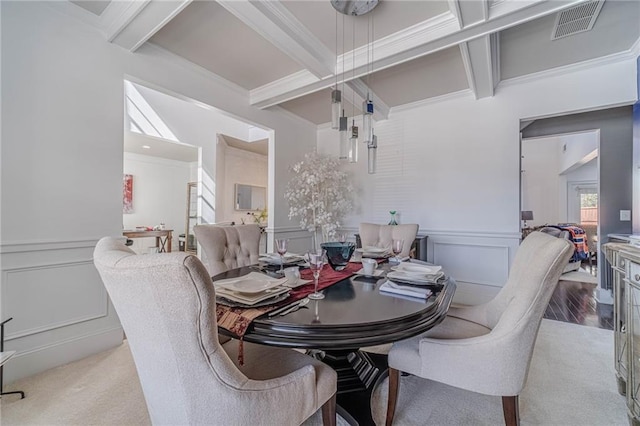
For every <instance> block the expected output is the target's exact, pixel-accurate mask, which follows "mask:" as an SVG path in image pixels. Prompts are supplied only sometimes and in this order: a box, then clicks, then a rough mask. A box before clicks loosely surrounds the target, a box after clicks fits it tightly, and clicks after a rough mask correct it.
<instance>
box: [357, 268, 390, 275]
mask: <svg viewBox="0 0 640 426" xmlns="http://www.w3.org/2000/svg"><path fill="white" fill-rule="evenodd" d="M382 274H384V270H383V269H375V270H374V271H373V275H367V274H365V273H364V268H362V269H360V270H359V271H358V272H356V275H362V276H363V277H379V276H380V275H382Z"/></svg>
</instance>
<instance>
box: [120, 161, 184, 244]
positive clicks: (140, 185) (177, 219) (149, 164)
mask: <svg viewBox="0 0 640 426" xmlns="http://www.w3.org/2000/svg"><path fill="white" fill-rule="evenodd" d="M191 168H192V163H188V162H184V161H176V160H168V159H165V158H159V157H152V156H148V155H140V154H132V153H128V152H125V153H124V173H126V174H130V175H133V213H130V214H123V215H122V225H123V229H135V228H136V226H155V225H159V224H160V223H164V224H165V227H166V229H172V230H173V239H172V245H171V249H172V250H174V251H177V250H178V235H179V234H183V233H184V232H185V223H186V219H185V215H186V208H187V183H189V182H190V181H189V179H190V173H191ZM155 245H156V242H155V238H134V239H133V245H132V246H131V247H132V248H133V249H134V250H135V251H136V252H137V253H140V254H142V253H148V249H149V247H152V246H155Z"/></svg>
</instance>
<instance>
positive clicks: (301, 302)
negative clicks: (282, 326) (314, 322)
mask: <svg viewBox="0 0 640 426" xmlns="http://www.w3.org/2000/svg"><path fill="white" fill-rule="evenodd" d="M307 303H309V299H307V298H305V299H302V300H301V301H300V302H299V303H298V304H296V305H293V306H292V307H290V308H289V309H286V310H285V311H284V312H280V316H284V315H287V314H290V313H291V312H295V311H297V310H298V309H300V308H302V307H303V306H304V305H306V304H307Z"/></svg>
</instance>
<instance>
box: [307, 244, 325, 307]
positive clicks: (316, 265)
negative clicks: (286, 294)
mask: <svg viewBox="0 0 640 426" xmlns="http://www.w3.org/2000/svg"><path fill="white" fill-rule="evenodd" d="M324 255H325V251H324V250H320V251H318V252H309V253H308V257H309V269H311V271H312V272H313V293H311V294H310V295H309V296H307V297H308V298H309V299H313V300H320V299H324V294H322V293H319V292H318V279H319V278H320V271H321V270H322V267H323V266H324Z"/></svg>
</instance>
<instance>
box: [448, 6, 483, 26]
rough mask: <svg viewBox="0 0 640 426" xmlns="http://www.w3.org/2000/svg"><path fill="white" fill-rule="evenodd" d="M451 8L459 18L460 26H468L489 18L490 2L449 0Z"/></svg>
mask: <svg viewBox="0 0 640 426" xmlns="http://www.w3.org/2000/svg"><path fill="white" fill-rule="evenodd" d="M449 10H450V11H451V13H453V14H454V15H455V16H456V17H457V18H458V22H459V23H460V28H466V27H469V26H471V25H474V24H478V23H481V22H485V21H487V20H488V19H489V2H488V1H487V0H473V1H468V0H467V1H461V0H449Z"/></svg>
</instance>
